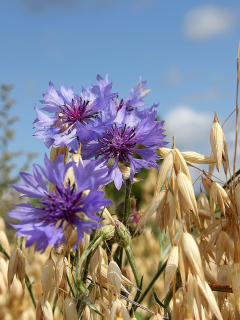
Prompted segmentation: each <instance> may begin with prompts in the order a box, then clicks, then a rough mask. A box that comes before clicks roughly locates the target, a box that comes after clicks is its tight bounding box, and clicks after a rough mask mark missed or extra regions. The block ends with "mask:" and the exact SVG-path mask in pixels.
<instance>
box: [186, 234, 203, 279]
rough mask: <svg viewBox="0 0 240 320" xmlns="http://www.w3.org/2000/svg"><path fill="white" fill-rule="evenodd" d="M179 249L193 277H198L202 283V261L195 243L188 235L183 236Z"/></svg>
mask: <svg viewBox="0 0 240 320" xmlns="http://www.w3.org/2000/svg"><path fill="white" fill-rule="evenodd" d="M181 247H182V250H183V252H184V254H185V255H186V257H187V259H188V261H189V264H190V266H191V270H192V272H193V274H194V275H195V276H197V275H198V276H199V277H200V279H201V281H202V282H203V283H204V281H205V278H204V272H203V267H202V259H201V256H200V253H199V249H198V246H197V244H196V241H195V240H194V238H193V236H192V235H191V234H190V233H184V234H183V236H182V240H181Z"/></svg>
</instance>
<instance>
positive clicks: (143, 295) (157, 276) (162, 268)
mask: <svg viewBox="0 0 240 320" xmlns="http://www.w3.org/2000/svg"><path fill="white" fill-rule="evenodd" d="M166 265H167V261H166V262H164V264H163V265H162V266H161V268H159V269H158V271H157V273H156V274H155V276H154V278H153V279H152V281H151V282H150V284H149V285H148V287H147V288H146V290H145V291H144V292H143V294H142V295H141V298H140V299H139V301H138V303H141V302H142V301H143V299H144V298H145V297H146V295H147V294H148V292H149V291H150V289H151V288H152V286H153V285H154V283H155V282H156V280H157V279H158V278H159V276H160V275H161V274H162V272H163V271H164V270H165V268H166ZM136 308H137V307H136ZM136 308H135V309H136Z"/></svg>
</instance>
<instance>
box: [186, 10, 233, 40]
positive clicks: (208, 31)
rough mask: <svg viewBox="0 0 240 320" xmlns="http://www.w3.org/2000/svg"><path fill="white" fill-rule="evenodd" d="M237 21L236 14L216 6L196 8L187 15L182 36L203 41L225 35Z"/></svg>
mask: <svg viewBox="0 0 240 320" xmlns="http://www.w3.org/2000/svg"><path fill="white" fill-rule="evenodd" d="M236 20H237V14H236V13H235V12H234V11H232V10H229V9H226V8H220V7H216V6H203V7H198V8H195V9H193V10H191V11H190V12H188V13H187V15H186V16H185V19H184V34H185V35H186V36H187V37H188V38H190V39H194V40H205V39H210V38H213V37H216V36H224V35H227V34H228V33H229V32H230V31H231V29H232V28H233V26H234V25H235V23H236Z"/></svg>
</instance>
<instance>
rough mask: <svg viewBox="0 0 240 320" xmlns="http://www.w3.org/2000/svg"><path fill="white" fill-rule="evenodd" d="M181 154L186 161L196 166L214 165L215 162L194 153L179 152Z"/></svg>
mask: <svg viewBox="0 0 240 320" xmlns="http://www.w3.org/2000/svg"><path fill="white" fill-rule="evenodd" d="M181 154H182V156H183V158H184V159H185V160H186V161H190V162H193V163H197V164H216V161H215V160H214V159H213V158H211V157H210V158H209V157H207V156H204V155H203V154H200V153H197V152H194V151H187V152H181Z"/></svg>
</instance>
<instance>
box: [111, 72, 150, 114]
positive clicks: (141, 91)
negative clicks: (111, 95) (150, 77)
mask: <svg viewBox="0 0 240 320" xmlns="http://www.w3.org/2000/svg"><path fill="white" fill-rule="evenodd" d="M146 87H147V81H141V78H140V79H139V81H138V83H137V85H136V87H135V88H134V89H132V90H131V92H130V94H129V96H128V97H127V99H126V100H123V99H121V100H120V101H119V98H118V96H117V98H116V99H115V100H114V101H113V102H114V104H115V109H116V111H119V110H120V109H121V108H122V107H124V106H125V107H126V111H132V110H134V109H135V108H139V107H143V106H145V105H146V103H145V102H144V101H143V100H142V99H143V98H144V97H145V96H146V95H147V94H148V93H149V92H150V91H151V89H146ZM112 108H113V106H112Z"/></svg>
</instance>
